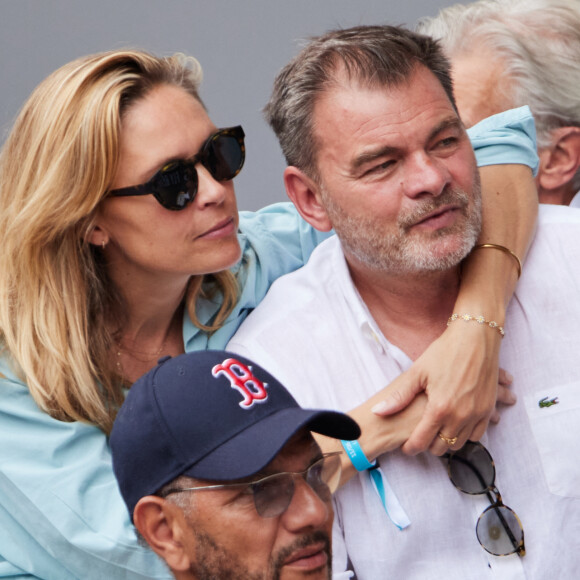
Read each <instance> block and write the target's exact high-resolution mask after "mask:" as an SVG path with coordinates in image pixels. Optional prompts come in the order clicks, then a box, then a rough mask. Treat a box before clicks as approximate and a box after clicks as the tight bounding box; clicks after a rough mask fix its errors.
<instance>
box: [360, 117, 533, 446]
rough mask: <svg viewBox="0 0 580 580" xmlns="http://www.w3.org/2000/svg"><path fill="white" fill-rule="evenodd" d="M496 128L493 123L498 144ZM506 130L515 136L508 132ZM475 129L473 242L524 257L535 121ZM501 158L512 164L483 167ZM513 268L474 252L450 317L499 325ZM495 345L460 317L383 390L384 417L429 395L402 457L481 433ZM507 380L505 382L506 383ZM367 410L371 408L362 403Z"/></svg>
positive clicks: (500, 256) (498, 254)
mask: <svg viewBox="0 0 580 580" xmlns="http://www.w3.org/2000/svg"><path fill="white" fill-rule="evenodd" d="M504 122H505V125H503V124H502V123H504ZM493 123H498V126H497V131H496V133H497V138H498V142H497V144H496V145H494V143H493V135H494V126H493ZM508 128H511V129H512V130H513V133H509V134H508V133H506V130H507V129H508ZM472 130H473V134H470V137H471V138H472V143H473V145H474V147H475V148H476V153H479V154H478V162H479V164H480V165H482V164H484V165H486V166H484V167H481V168H480V174H481V179H482V193H483V195H482V209H483V229H482V233H481V236H480V238H479V240H478V244H484V243H492V244H498V245H501V246H504V247H506V248H509V249H510V250H511V251H512V252H514V253H515V254H516V255H517V256H519V257H520V259H522V260H523V259H524V257H525V255H526V253H527V249H528V246H529V243H530V241H531V239H532V237H533V232H534V229H535V223H536V216H537V210H538V200H537V192H536V189H535V184H534V180H533V176H532V171H534V170H535V169H536V167H537V156H536V154H535V131H534V127H533V119H532V117H531V115H530V114H529V111H528V110H527V107H523V108H521V109H516V110H513V111H508V112H506V113H502V114H500V115H496V116H494V117H491V118H489V119H486V120H484V121H483V122H482V123H481V124H479V125H476V126H475V127H473V128H472ZM472 130H470V132H471V131H472ZM494 151H495V152H496V153H494ZM504 161H505V162H506V163H516V164H506V165H493V166H487V165H489V164H490V163H499V162H504ZM517 270H518V269H517V261H516V260H515V259H514V258H513V257H512V256H510V255H509V254H507V253H505V252H503V251H499V250H497V249H484V250H482V249H479V250H475V251H473V252H472V253H471V254H470V256H469V257H468V258H467V259H466V261H465V263H464V266H463V271H462V282H461V289H460V293H459V296H458V298H457V301H456V303H455V308H454V312H456V313H458V314H471V315H472V316H478V315H482V316H484V317H485V319H486V320H494V321H496V322H498V324H500V325H503V322H504V320H505V312H506V308H507V305H508V303H509V300H510V298H511V296H512V294H513V292H514V289H515V286H516V283H517V280H518V271H517ZM505 331H506V332H509V328H506V329H505ZM500 345H501V336H500V334H499V333H498V332H497V331H496V330H494V329H491V328H489V327H488V326H487V325H479V324H475V323H469V324H467V323H464V322H463V321H461V320H457V321H455V322H454V323H452V324H451V325H449V326H448V328H447V330H446V331H445V332H444V333H443V335H442V336H441V337H440V338H439V339H438V340H436V341H435V342H433V343H432V344H431V346H430V347H429V348H428V349H427V350H426V351H425V352H424V353H423V355H422V356H421V357H419V359H417V361H416V362H415V364H414V365H413V367H411V369H409V370H408V371H407V372H406V373H404V374H403V375H401V377H399V379H398V380H397V381H396V383H391V385H389V387H387V388H386V390H385V391H386V393H388V394H387V395H386V396H385V392H383V399H382V400H381V401H379V402H378V404H377V405H376V406H375V408H374V411H375V412H376V413H380V414H382V415H387V414H392V413H399V412H400V411H401V410H402V409H404V408H405V407H406V405H407V404H408V403H409V402H410V401H411V400H413V398H414V397H415V396H416V395H417V394H418V393H425V394H426V395H427V403H426V407H425V411H424V414H423V415H422V417H421V420H420V421H419V423H418V425H417V426H416V427H415V429H414V430H413V431H412V433H411V434H410V436H409V437H408V439H407V440H406V442H405V443H404V445H403V450H404V451H405V452H406V453H409V454H415V453H418V452H420V451H423V450H426V449H430V450H431V451H432V452H433V453H435V454H437V455H440V454H442V453H444V452H445V451H446V450H447V448H448V445H447V444H446V443H445V442H443V441H442V440H441V439H440V438H439V436H438V434H439V433H443V434H445V436H447V437H450V438H453V437H457V443H456V444H455V445H454V447H455V448H458V447H460V446H461V445H463V443H464V442H465V441H466V440H467V439H474V440H476V439H479V438H480V437H481V436H482V435H483V433H484V431H485V429H486V427H487V424H488V421H489V419H490V417H491V416H492V413H493V412H494V408H495V402H496V399H498V369H499V367H498V359H499V349H500ZM441 361H445V364H441ZM508 382H509V381H508V380H507V379H505V378H504V379H503V380H502V383H503V384H504V385H506V384H507V383H508ZM499 400H500V402H506V403H509V402H513V399H510V395H509V393H508V392H507V391H506V390H505V389H502V390H500V391H499ZM365 409H366V410H367V411H368V406H367V405H366V404H365ZM360 412H361V413H362V416H361V417H359V421H360V420H361V419H362V421H363V424H364V421H365V420H366V419H365V418H364V411H363V410H362V409H361V410H360ZM399 415H401V413H399ZM405 424H406V425H407V423H405ZM373 447H374V445H373ZM363 448H364V447H363Z"/></svg>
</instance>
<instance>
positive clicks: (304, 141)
mask: <svg viewBox="0 0 580 580" xmlns="http://www.w3.org/2000/svg"><path fill="white" fill-rule="evenodd" d="M417 65H423V66H425V67H427V68H428V69H429V70H430V71H431V72H432V73H433V74H434V75H435V76H436V77H437V78H438V80H439V82H440V83H441V85H442V86H443V88H444V90H445V92H446V93H447V95H448V96H449V99H450V101H451V103H452V104H453V107H454V108H455V100H454V97H453V88H452V83H451V76H450V67H449V62H448V61H447V59H446V57H445V56H444V54H443V51H442V50H441V48H440V47H439V44H438V43H437V42H434V41H433V40H432V39H431V38H429V37H427V36H423V35H420V34H417V33H415V32H412V31H410V30H407V29H405V28H402V27H395V26H358V27H354V28H348V29H341V30H333V31H331V32H328V33H326V34H324V35H322V36H319V37H315V38H312V39H310V41H309V42H308V44H307V45H306V46H305V47H304V48H303V49H302V51H301V52H300V53H299V54H298V55H297V56H296V57H295V58H294V59H292V61H290V62H289V63H288V64H287V65H286V66H285V67H284V68H283V69H282V70H281V71H280V73H279V74H278V76H277V77H276V80H275V81H274V88H273V91H272V96H271V97H270V100H269V102H268V104H267V105H266V107H265V108H264V114H265V117H266V120H267V121H268V123H269V124H270V126H271V127H272V129H273V130H274V132H275V133H276V136H277V137H278V140H279V141H280V145H281V147H282V152H283V153H284V156H285V158H286V162H287V163H288V165H294V166H296V167H298V168H299V169H301V170H302V171H304V172H305V173H306V174H307V175H309V176H310V177H311V178H312V179H317V175H318V174H317V168H316V155H315V150H316V143H315V142H314V133H313V129H314V127H313V119H312V117H313V111H314V106H315V104H316V101H317V98H318V97H319V96H320V95H321V94H322V93H324V92H325V91H327V90H329V89H331V88H332V87H333V86H336V85H337V83H338V82H339V80H340V79H342V78H344V75H346V77H347V78H348V79H349V80H352V81H355V82H357V83H359V84H361V85H363V86H366V87H369V88H377V87H395V86H398V85H400V84H401V83H403V82H404V81H405V80H407V79H408V78H409V77H410V76H411V74H412V73H413V71H414V69H415V67H416V66H417Z"/></svg>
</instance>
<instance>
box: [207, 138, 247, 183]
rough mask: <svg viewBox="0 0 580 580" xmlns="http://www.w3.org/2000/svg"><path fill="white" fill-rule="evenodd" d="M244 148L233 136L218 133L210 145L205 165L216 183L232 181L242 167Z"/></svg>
mask: <svg viewBox="0 0 580 580" xmlns="http://www.w3.org/2000/svg"><path fill="white" fill-rule="evenodd" d="M244 159H245V153H244V148H243V146H242V145H241V143H240V142H239V141H238V139H237V137H236V136H235V135H229V134H227V133H219V134H218V135H217V136H216V138H215V139H213V140H212V141H211V143H210V146H209V150H208V155H207V164H208V165H209V167H208V169H209V171H210V173H211V174H212V176H213V177H214V179H216V180H217V181H227V180H229V179H233V178H234V177H235V176H236V175H237V174H238V173H239V172H240V170H241V169H242V166H243V165H244Z"/></svg>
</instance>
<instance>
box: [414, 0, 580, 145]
mask: <svg viewBox="0 0 580 580" xmlns="http://www.w3.org/2000/svg"><path fill="white" fill-rule="evenodd" d="M417 30H418V31H419V32H421V33H423V34H428V35H430V36H433V37H434V38H438V39H440V41H441V43H442V46H443V48H444V49H445V52H446V54H447V56H448V57H449V58H451V59H453V58H454V57H455V56H457V55H460V54H465V53H469V52H471V51H474V50H475V51H477V50H480V49H481V48H482V47H483V48H486V49H488V50H489V51H490V52H491V53H492V54H495V55H497V57H498V59H500V60H501V62H502V63H503V64H504V67H505V68H504V69H503V70H504V72H505V76H506V78H507V79H508V80H509V87H510V91H511V95H510V96H511V99H510V100H511V101H513V102H511V105H512V106H514V107H518V106H521V105H529V106H530V109H531V111H532V113H533V114H534V117H535V120H536V129H537V133H538V147H539V148H544V147H548V146H549V145H550V142H551V139H550V133H551V131H552V130H553V129H556V128H559V127H567V126H576V127H580V2H579V1H578V0H479V1H477V2H473V3H469V4H457V5H455V6H450V7H448V8H444V9H442V10H441V11H440V12H439V14H438V15H437V16H436V17H434V18H423V19H421V20H420V21H419V23H418V26H417Z"/></svg>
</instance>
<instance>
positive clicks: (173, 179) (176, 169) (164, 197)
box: [152, 161, 197, 210]
mask: <svg viewBox="0 0 580 580" xmlns="http://www.w3.org/2000/svg"><path fill="white" fill-rule="evenodd" d="M152 190H153V195H155V198H156V199H157V201H159V203H160V204H161V205H162V206H163V207H165V208H167V209H172V210H180V209H184V208H185V207H186V206H187V205H188V204H189V203H190V202H191V201H193V198H194V197H195V194H196V193H197V172H196V171H195V169H194V168H193V167H192V168H190V167H188V166H187V165H186V164H185V163H183V162H180V161H177V162H175V163H170V164H168V165H166V166H165V167H164V168H163V169H161V171H159V173H158V174H157V175H156V179H155V182H154V183H153V184H152Z"/></svg>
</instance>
